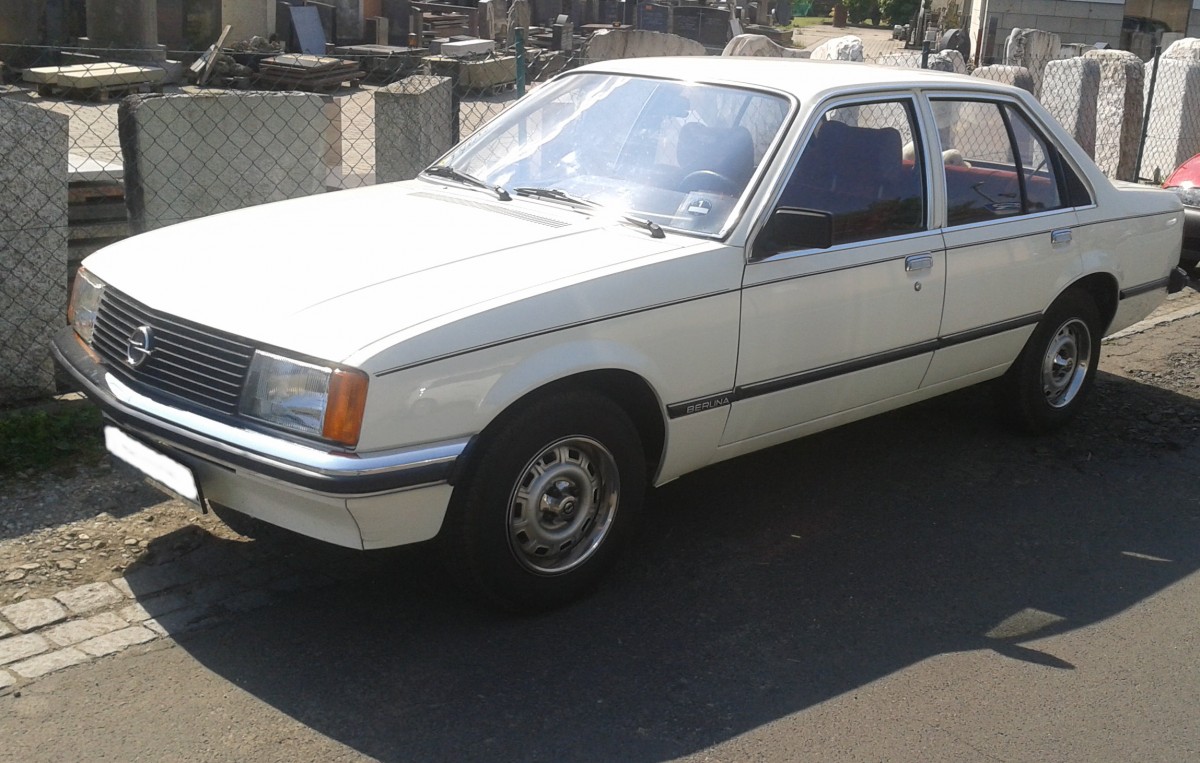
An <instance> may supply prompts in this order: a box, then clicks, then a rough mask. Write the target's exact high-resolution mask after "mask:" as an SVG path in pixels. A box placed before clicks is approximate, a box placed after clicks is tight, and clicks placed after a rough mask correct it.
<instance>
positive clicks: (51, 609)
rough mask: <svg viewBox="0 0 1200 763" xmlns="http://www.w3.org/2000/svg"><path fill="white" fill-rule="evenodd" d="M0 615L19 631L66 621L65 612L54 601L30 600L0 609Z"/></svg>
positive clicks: (63, 608) (64, 609)
mask: <svg viewBox="0 0 1200 763" xmlns="http://www.w3.org/2000/svg"><path fill="white" fill-rule="evenodd" d="M0 615H2V616H3V617H4V619H5V620H8V621H9V622H10V623H12V624H13V625H15V626H16V628H17V630H20V631H31V630H34V629H36V628H42V627H44V626H47V625H53V624H54V623H57V622H61V621H63V620H66V619H67V610H66V608H65V607H63V605H61V604H59V603H58V602H57V601H55V600H54V599H30V600H29V601H22V602H18V603H16V604H9V605H8V606H7V607H0Z"/></svg>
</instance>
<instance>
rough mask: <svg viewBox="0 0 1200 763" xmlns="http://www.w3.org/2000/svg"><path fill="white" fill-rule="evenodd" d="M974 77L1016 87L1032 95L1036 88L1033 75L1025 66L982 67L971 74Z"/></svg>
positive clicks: (995, 65) (999, 65)
mask: <svg viewBox="0 0 1200 763" xmlns="http://www.w3.org/2000/svg"><path fill="white" fill-rule="evenodd" d="M971 76H972V77H982V78H983V79H990V80H992V81H993V82H1003V83H1004V84H1006V85H1014V86H1016V87H1019V88H1021V89H1022V90H1026V91H1028V92H1030V93H1032V92H1033V91H1034V89H1035V87H1036V84H1035V83H1034V81H1033V75H1032V74H1030V73H1029V70H1028V69H1026V68H1025V67H1024V66H1004V65H1001V64H993V65H992V66H980V67H979V68H978V69H976V70H975V71H973V72H971Z"/></svg>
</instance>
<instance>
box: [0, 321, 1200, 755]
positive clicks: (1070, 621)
mask: <svg viewBox="0 0 1200 763" xmlns="http://www.w3.org/2000/svg"><path fill="white" fill-rule="evenodd" d="M1188 320H1189V321H1195V322H1196V323H1194V324H1192V327H1191V329H1189V330H1190V331H1192V332H1193V333H1196V331H1197V329H1200V318H1192V319H1188ZM1176 330H1179V329H1178V327H1176ZM1163 352H1166V350H1164V351H1163ZM1160 360H1161V358H1160ZM1090 403H1092V405H1091V407H1090V408H1089V409H1088V411H1087V412H1086V414H1085V415H1084V416H1083V417H1081V419H1080V420H1078V421H1077V422H1075V423H1074V425H1073V426H1072V427H1070V428H1069V429H1068V430H1066V431H1064V432H1062V433H1058V434H1055V435H1052V436H1050V437H1044V438H1036V439H1035V438H1027V437H1022V436H1018V435H1014V434H1011V433H1009V432H1007V431H1006V430H1005V429H1004V428H1003V427H1002V426H1001V425H1000V424H999V423H998V422H997V421H996V419H995V417H994V416H993V414H992V411H991V407H990V405H989V398H988V395H987V393H986V391H985V390H981V389H975V390H967V391H965V392H963V393H959V394H956V395H952V396H949V397H946V398H942V399H940V400H935V401H930V402H929V403H925V404H921V405H919V406H915V407H912V408H909V409H906V410H903V411H899V412H896V413H893V414H889V415H885V416H882V417H877V418H875V419H872V420H869V421H865V422H860V423H858V424H855V425H851V426H848V427H844V428H842V429H840V430H835V431H833V432H828V433H825V434H822V435H817V436H814V437H811V438H808V439H806V440H803V441H800V442H797V443H794V444H791V445H788V446H784V447H780V448H776V449H773V450H771V451H768V452H765V453H761V454H756V455H753V456H750V457H746V458H743V459H740V460H738V461H735V462H732V463H727V464H723V465H719V466H717V467H713V468H711V469H708V470H705V471H704V472H702V473H699V474H696V475H692V476H690V477H688V478H685V479H682V480H679V481H678V482H676V483H673V484H671V485H669V486H667V487H665V488H663V489H660V490H658V491H656V492H655V493H653V494H652V495H651V497H650V500H649V502H648V510H647V512H646V516H645V519H644V522H643V525H642V527H641V531H640V534H639V540H638V542H637V546H636V548H634V549H633V552H632V554H631V555H630V557H629V558H628V559H626V561H625V564H624V565H623V566H622V567H621V568H620V569H619V570H618V571H617V572H616V574H615V575H613V577H612V578H611V579H610V580H609V581H608V585H606V586H605V587H604V588H603V589H602V590H600V591H599V592H598V593H597V594H596V595H594V596H592V597H591V598H589V599H587V600H585V601H582V602H580V603H578V604H577V605H575V606H572V607H571V608H568V609H566V610H564V611H560V612H557V613H554V614H550V615H546V616H541V617H536V618H515V619H514V618H510V617H503V616H500V615H496V614H493V613H490V612H487V611H483V610H480V609H479V608H478V607H476V606H475V605H474V604H472V603H470V602H464V601H461V600H460V599H458V598H457V597H456V596H455V595H454V594H453V593H452V592H451V591H450V590H449V589H448V588H447V587H446V586H445V585H444V584H443V583H442V582H441V581H440V580H439V576H438V575H437V573H436V570H435V569H434V568H433V567H431V566H430V565H429V563H428V560H427V559H426V557H425V555H424V554H422V553H421V551H420V549H416V550H411V549H410V550H403V551H400V552H390V553H387V554H379V555H377V557H376V559H375V562H376V563H374V564H371V565H369V566H368V567H367V569H366V570H365V571H363V570H362V569H361V568H360V567H356V568H355V569H356V570H357V571H356V572H355V573H354V574H351V575H346V576H342V577H347V578H349V579H347V580H345V581H344V582H341V583H338V584H335V585H333V586H326V587H323V588H320V589H316V590H305V591H299V592H297V593H295V594H294V595H292V596H290V597H288V598H286V599H285V601H284V603H282V604H280V605H277V606H273V607H270V608H268V609H263V610H258V611H255V612H252V613H249V614H246V615H245V616H243V617H239V618H236V619H234V620H233V621H231V622H227V623H226V624H224V625H222V626H220V627H218V628H212V629H208V630H201V631H196V632H191V633H186V634H181V635H179V636H178V637H177V639H175V640H167V641H162V642H159V643H158V645H156V646H154V647H152V648H149V649H144V650H142V651H138V650H136V649H135V650H132V651H130V652H126V653H123V654H120V655H117V656H114V657H110V658H105V659H101V660H99V661H96V662H94V663H90V664H87V665H82V666H79V667H75V668H70V669H68V670H65V671H62V672H60V673H57V674H54V675H51V676H49V677H47V678H45V679H43V680H39V681H38V682H36V683H34V684H32V685H30V686H27V687H25V688H24V689H23V690H22V691H21V692H20V694H19V696H17V695H10V696H7V697H3V698H0V740H3V741H0V759H3V760H13V761H39V760H47V761H64V760H72V761H85V760H86V761H92V760H117V761H134V760H153V761H161V760H180V761H184V760H188V761H190V760H203V761H224V760H237V761H276V760H278V761H298V760H312V761H318V760H320V761H335V760H360V759H378V760H384V761H425V760H429V761H443V760H444V761H470V760H483V761H510V760H511V761H517V760H520V761H660V760H670V759H679V758H682V759H685V760H696V761H702V760H729V761H742V760H768V761H774V760H780V761H785V760H786V761H793V760H801V761H803V760H813V761H1042V760H1046V761H1089V762H1100V761H1131V760H1136V761H1188V760H1198V759H1200V721H1197V718H1198V717H1200V637H1198V636H1197V629H1196V627H1195V624H1196V623H1197V622H1198V621H1200V574H1197V568H1198V567H1200V544H1197V537H1198V536H1200V532H1198V531H1200V492H1198V491H1197V488H1196V485H1197V480H1198V479H1200V444H1198V443H1197V441H1196V429H1195V423H1196V422H1197V421H1200V402H1198V401H1197V400H1196V399H1194V398H1193V397H1191V396H1184V395H1181V394H1177V393H1174V392H1170V391H1168V390H1167V389H1165V388H1163V387H1160V386H1156V385H1154V384H1150V383H1142V382H1138V381H1132V380H1129V379H1125V378H1119V377H1116V376H1111V375H1107V374H1102V377H1101V379H1100V384H1099V385H1098V386H1097V389H1096V395H1095V396H1094V397H1093V399H1092V400H1091V401H1090ZM1164 412H1165V415H1166V416H1167V417H1168V418H1167V419H1166V423H1165V424H1163V425H1158V424H1155V423H1154V422H1156V421H1164ZM274 542H281V543H287V542H289V541H287V540H286V539H283V540H276V541H274ZM328 564H329V565H331V566H332V568H336V567H337V566H338V564H339V563H338V561H337V559H336V558H334V559H333V560H331V561H330V562H329V563H328ZM332 568H331V570H329V571H330V572H331V573H336V569H332Z"/></svg>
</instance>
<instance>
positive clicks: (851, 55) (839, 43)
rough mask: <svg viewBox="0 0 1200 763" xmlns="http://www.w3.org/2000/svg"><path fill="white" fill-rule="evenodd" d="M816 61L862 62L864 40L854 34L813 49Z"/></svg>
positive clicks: (837, 38) (834, 39)
mask: <svg viewBox="0 0 1200 763" xmlns="http://www.w3.org/2000/svg"><path fill="white" fill-rule="evenodd" d="M812 59H813V60H814V61H862V60H863V44H862V40H861V39H859V38H858V37H855V36H854V35H852V34H848V35H845V36H843V37H834V38H833V39H831V40H826V41H825V42H823V43H821V44H820V45H818V46H817V47H816V48H814V49H813V52H812Z"/></svg>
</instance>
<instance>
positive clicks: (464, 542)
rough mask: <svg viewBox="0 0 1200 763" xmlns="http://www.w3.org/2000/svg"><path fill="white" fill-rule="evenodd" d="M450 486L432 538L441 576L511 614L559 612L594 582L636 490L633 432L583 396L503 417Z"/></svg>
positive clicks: (626, 523) (607, 405) (594, 397)
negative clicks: (447, 574)
mask: <svg viewBox="0 0 1200 763" xmlns="http://www.w3.org/2000/svg"><path fill="white" fill-rule="evenodd" d="M479 445H480V448H481V451H480V452H479V453H478V455H477V456H476V459H477V460H476V461H475V462H474V464H473V468H471V469H470V470H469V472H468V474H467V475H466V477H465V478H464V479H463V480H462V481H461V482H460V483H459V484H458V485H457V486H456V487H455V490H454V497H453V500H452V501H451V506H450V511H449V514H448V516H447V520H446V526H445V528H444V530H443V532H442V534H441V536H440V543H441V547H442V555H443V559H444V560H445V563H446V564H447V566H448V567H449V569H450V571H451V572H452V573H453V574H454V576H455V577H457V578H458V579H459V580H460V582H462V583H465V584H466V585H467V586H468V587H469V588H470V589H471V590H473V591H475V592H477V593H480V594H482V595H483V596H484V597H485V598H487V599H489V600H491V601H492V602H494V603H496V604H498V605H500V606H502V607H504V608H507V609H512V610H518V611H536V610H541V609H549V608H552V607H557V606H561V605H563V604H566V603H567V602H569V601H571V600H572V599H575V598H577V597H578V596H580V595H582V594H583V593H585V592H586V591H588V590H589V589H590V588H591V587H592V586H594V585H595V584H596V582H598V581H599V579H600V578H601V577H602V575H603V574H604V572H605V571H606V570H607V569H608V568H609V567H610V566H611V564H612V562H613V561H614V558H615V556H616V554H617V552H618V551H619V548H620V546H621V545H622V543H623V541H624V540H625V536H627V535H628V533H629V530H630V525H631V524H632V522H633V521H634V518H635V516H636V514H637V513H638V509H639V507H640V505H641V501H642V497H643V493H644V492H645V487H646V479H645V464H644V460H643V454H642V447H641V441H640V439H639V437H638V434H637V430H636V429H635V428H634V426H633V424H632V422H631V421H630V420H629V417H628V416H627V415H626V414H625V412H624V411H623V410H621V408H620V407H619V406H617V405H616V404H615V403H613V402H612V401H611V400H609V399H608V398H605V397H603V396H601V395H598V394H596V393H592V392H588V391H577V392H568V393H562V394H558V395H555V396H553V397H547V398H543V399H541V400H537V401H534V402H533V403H531V404H529V405H527V406H523V407H522V408H521V409H519V410H517V411H513V412H509V413H507V414H506V415H505V416H504V418H503V419H501V420H500V421H498V422H497V423H496V424H495V425H494V429H493V430H490V431H488V432H486V433H485V434H484V436H483V438H482V440H481V441H480V443H479Z"/></svg>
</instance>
